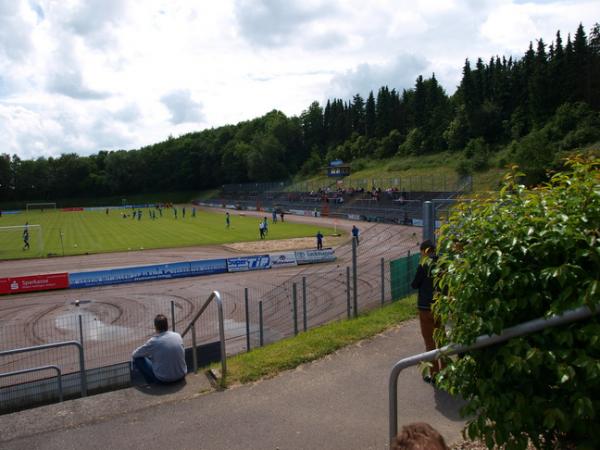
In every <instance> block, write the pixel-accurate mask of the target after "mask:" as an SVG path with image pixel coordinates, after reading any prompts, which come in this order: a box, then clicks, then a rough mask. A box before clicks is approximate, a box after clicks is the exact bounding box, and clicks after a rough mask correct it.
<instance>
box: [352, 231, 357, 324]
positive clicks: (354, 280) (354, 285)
mask: <svg viewBox="0 0 600 450" xmlns="http://www.w3.org/2000/svg"><path fill="white" fill-rule="evenodd" d="M356 241H357V238H356V236H355V237H353V238H352V296H353V299H354V317H355V318H356V317H358V289H357V278H358V277H357V274H356Z"/></svg>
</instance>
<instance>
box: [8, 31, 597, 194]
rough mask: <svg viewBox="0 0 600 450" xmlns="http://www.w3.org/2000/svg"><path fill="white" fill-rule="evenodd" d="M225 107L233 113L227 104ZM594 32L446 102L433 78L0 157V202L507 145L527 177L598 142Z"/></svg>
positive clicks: (485, 78) (476, 161) (498, 63)
mask: <svg viewBox="0 0 600 450" xmlns="http://www.w3.org/2000/svg"><path fill="white" fill-rule="evenodd" d="M232 107H235V106H234V105H232ZM599 111H600V25H599V24H596V25H595V26H594V27H593V28H592V30H591V31H590V32H589V35H587V34H586V32H585V30H584V28H583V26H581V25H580V26H579V28H578V29H577V31H576V32H575V35H574V36H573V37H571V36H570V35H569V36H567V39H566V42H565V41H564V40H563V37H562V36H561V34H560V32H557V33H556V37H555V39H554V41H553V42H552V43H550V44H549V45H547V44H546V43H545V42H543V40H541V39H540V40H537V41H536V42H535V44H534V43H531V44H530V46H529V48H528V49H527V51H526V52H525V54H524V56H522V57H521V58H512V57H509V58H508V59H507V58H506V57H499V56H494V57H492V58H490V59H489V61H487V62H485V61H484V60H482V59H478V60H477V61H475V62H471V61H469V60H466V61H465V64H464V67H463V76H462V80H461V83H460V85H459V86H458V89H457V90H456V92H455V93H454V94H453V95H452V96H448V95H447V94H446V92H445V91H444V89H443V88H442V87H441V86H440V84H439V83H438V81H437V79H436V78H435V75H432V76H431V77H429V78H424V77H423V76H419V77H418V78H417V80H416V83H415V86H414V88H412V89H409V90H403V91H402V92H400V91H398V90H396V89H394V88H390V87H388V86H383V87H381V88H379V90H378V91H377V92H376V93H374V92H371V93H370V94H369V95H368V97H367V98H366V99H364V98H363V97H361V95H359V94H356V95H355V96H354V97H353V98H352V99H336V98H334V99H330V100H328V101H327V103H326V104H325V105H320V104H319V103H318V102H313V103H312V104H311V105H309V106H308V107H307V109H306V110H305V111H303V112H302V113H301V114H300V115H299V116H298V117H295V116H294V117H286V116H285V115H284V114H283V113H281V112H279V111H271V112H269V113H268V114H266V115H264V116H263V117H260V118H257V119H254V120H250V121H247V122H241V123H238V124H237V125H227V126H223V127H219V128H213V129H208V130H204V131H200V132H196V133H190V134H186V135H183V136H180V137H178V138H169V139H168V140H166V141H164V142H160V143H157V144H154V145H150V146H148V147H143V148H140V149H137V150H129V151H125V150H119V151H99V152H98V153H97V154H94V155H91V156H87V157H83V156H78V155H76V154H63V155H62V156H60V157H59V158H39V159H37V160H21V159H19V158H18V157H17V156H12V157H11V156H10V155H0V201H14V200H25V199H39V200H43V199H47V200H52V199H56V198H67V197H74V196H82V195H83V196H88V197H89V196H96V195H113V194H134V193H140V192H149V191H152V192H156V191H158V190H190V189H198V190H200V189H207V188H211V187H216V186H220V185H222V184H224V183H238V182H247V181H270V180H281V179H286V178H289V177H291V176H293V175H296V174H301V175H308V174H314V173H315V172H316V171H317V170H318V169H319V168H320V167H322V166H323V165H324V164H326V162H327V161H329V160H331V159H335V158H341V159H343V160H344V161H352V160H354V159H356V158H365V157H366V158H389V157H392V156H395V155H398V156H400V157H401V156H405V155H423V154H430V153H436V152H441V151H446V150H450V151H453V152H457V158H460V159H461V163H460V165H459V170H461V171H463V172H469V171H473V170H482V169H485V168H486V166H487V161H488V158H489V156H490V154H491V153H492V152H495V151H498V150H501V149H503V148H508V149H509V150H510V151H509V152H508V153H507V154H508V155H509V159H510V161H507V162H517V163H520V164H521V166H522V168H523V169H524V170H525V171H526V172H528V173H530V174H531V176H532V178H531V180H532V181H537V180H539V179H541V178H542V177H543V176H544V171H545V169H546V168H548V167H550V166H552V165H553V164H554V163H555V161H556V160H557V157H558V156H559V155H560V152H561V151H566V150H571V149H574V148H578V147H580V146H584V145H586V144H589V143H594V142H598V141H600V113H599Z"/></svg>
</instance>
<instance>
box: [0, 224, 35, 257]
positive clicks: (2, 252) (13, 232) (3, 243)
mask: <svg viewBox="0 0 600 450" xmlns="http://www.w3.org/2000/svg"><path fill="white" fill-rule="evenodd" d="M25 228H27V231H28V235H29V239H28V243H29V248H26V245H25V239H24V237H25V235H24V231H25ZM43 250H44V236H43V234H42V226H41V225H37V224H35V225H13V226H7V227H0V259H4V258H5V257H8V258H12V254H14V253H15V252H21V251H23V252H25V251H29V252H30V253H33V254H34V255H37V256H43Z"/></svg>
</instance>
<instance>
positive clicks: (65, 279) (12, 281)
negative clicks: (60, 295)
mask: <svg viewBox="0 0 600 450" xmlns="http://www.w3.org/2000/svg"><path fill="white" fill-rule="evenodd" d="M68 287H69V275H68V274H67V273H50V274H45V275H30V276H24V277H8V278H0V294H20V293H23V292H32V291H50V290H53V289H66V288H68Z"/></svg>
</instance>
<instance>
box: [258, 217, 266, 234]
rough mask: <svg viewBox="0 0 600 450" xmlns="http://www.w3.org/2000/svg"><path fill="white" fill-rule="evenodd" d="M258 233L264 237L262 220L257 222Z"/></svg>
mask: <svg viewBox="0 0 600 450" xmlns="http://www.w3.org/2000/svg"><path fill="white" fill-rule="evenodd" d="M258 234H259V235H260V238H261V239H264V238H265V223H264V222H263V221H262V220H261V221H260V222H259V223H258Z"/></svg>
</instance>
